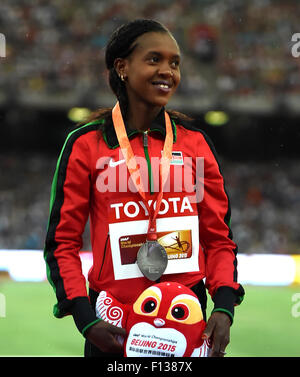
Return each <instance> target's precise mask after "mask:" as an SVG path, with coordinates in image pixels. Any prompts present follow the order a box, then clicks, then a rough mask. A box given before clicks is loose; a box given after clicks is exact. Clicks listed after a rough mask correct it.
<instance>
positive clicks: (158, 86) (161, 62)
mask: <svg viewBox="0 0 300 377" xmlns="http://www.w3.org/2000/svg"><path fill="white" fill-rule="evenodd" d="M135 44H136V47H135V49H134V50H133V52H132V53H131V55H130V56H129V57H128V58H126V59H122V60H121V61H120V62H119V63H120V65H119V73H120V74H123V75H124V77H125V80H126V81H125V84H126V89H127V94H128V98H129V104H130V106H135V105H137V104H138V103H139V102H143V103H145V104H146V105H148V106H149V105H150V106H160V107H161V106H165V105H166V104H167V103H168V101H169V100H170V98H171V97H172V95H173V94H174V92H175V91H176V89H177V87H178V85H179V82H180V69H179V63H180V51H179V47H178V45H177V43H176V41H175V40H174V38H173V37H172V36H170V35H169V34H168V33H158V32H149V33H145V34H143V35H141V36H140V37H139V38H137V40H136V41H135Z"/></svg>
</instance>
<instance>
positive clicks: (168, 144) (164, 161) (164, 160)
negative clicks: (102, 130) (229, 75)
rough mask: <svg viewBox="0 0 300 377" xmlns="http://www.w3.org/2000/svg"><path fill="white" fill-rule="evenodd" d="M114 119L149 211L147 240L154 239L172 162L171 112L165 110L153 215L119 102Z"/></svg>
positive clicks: (123, 148) (133, 174)
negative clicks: (164, 133) (163, 138)
mask: <svg viewBox="0 0 300 377" xmlns="http://www.w3.org/2000/svg"><path fill="white" fill-rule="evenodd" d="M112 119H113V124H114V129H115V132H116V135H117V139H118V142H119V145H120V148H121V151H122V154H123V156H124V158H125V161H126V165H127V168H128V170H129V173H130V176H131V179H132V181H133V183H134V185H135V187H136V189H137V191H138V192H139V194H140V196H141V198H142V200H143V202H144V204H145V206H146V208H147V210H148V213H149V225H148V232H147V240H149V241H150V240H151V241H154V240H156V239H157V234H156V217H157V214H158V212H159V210H160V205H161V202H162V199H163V187H164V185H165V183H166V180H167V179H168V176H169V172H170V162H171V159H172V147H173V130H172V126H171V120H170V117H169V114H168V113H167V112H166V111H165V122H166V137H165V142H164V147H163V152H162V157H161V160H160V165H159V185H160V190H159V193H158V195H157V198H156V207H155V210H154V214H153V216H151V212H152V211H151V210H150V207H149V205H148V203H147V200H146V195H145V190H144V188H143V183H142V178H141V174H140V170H139V168H138V166H137V163H136V159H135V157H134V153H133V150H132V147H131V145H130V141H129V139H128V136H127V133H126V129H125V125H124V121H123V117H122V113H121V109H120V104H119V102H117V104H116V105H115V107H114V108H113V110H112Z"/></svg>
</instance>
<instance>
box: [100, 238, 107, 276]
mask: <svg viewBox="0 0 300 377" xmlns="http://www.w3.org/2000/svg"><path fill="white" fill-rule="evenodd" d="M108 239H109V232H108V233H107V237H106V241H105V245H104V252H103V258H102V264H101V267H100V271H99V274H98V280H100V275H101V272H102V268H103V265H104V261H105V256H106V249H107V243H108Z"/></svg>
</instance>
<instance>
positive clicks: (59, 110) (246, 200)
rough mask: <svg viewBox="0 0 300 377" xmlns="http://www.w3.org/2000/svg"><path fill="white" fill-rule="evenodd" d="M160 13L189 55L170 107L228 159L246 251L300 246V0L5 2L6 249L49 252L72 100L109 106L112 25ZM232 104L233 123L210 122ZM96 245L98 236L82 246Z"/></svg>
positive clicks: (1, 217) (2, 143)
mask: <svg viewBox="0 0 300 377" xmlns="http://www.w3.org/2000/svg"><path fill="white" fill-rule="evenodd" d="M140 17H147V18H155V19H157V20H159V21H161V22H163V23H164V24H166V26H168V27H169V29H170V30H171V31H172V32H173V34H174V35H175V37H176V39H177V41H178V43H179V45H180V47H181V50H182V55H183V62H182V68H181V70H182V83H181V84H180V87H179V90H178V94H177V95H176V96H175V97H174V99H173V100H172V106H171V107H174V108H176V109H178V110H181V111H185V112H187V113H190V114H192V115H194V116H195V117H196V118H198V119H200V120H201V122H203V128H204V130H205V131H206V132H207V133H208V134H209V135H210V136H211V138H212V139H213V141H214V142H215V144H216V147H217V150H218V151H219V154H220V157H221V164H222V167H223V173H224V176H225V179H226V183H227V190H228V192H229V194H230V197H231V205H232V228H233V233H234V239H235V240H236V241H237V243H238V244H239V249H240V252H241V253H243V252H245V253H251V252H255V253H260V252H261V253H289V254H291V253H299V252H300V233H299V229H298V224H299V223H300V177H299V174H298V171H299V168H298V166H299V156H300V148H299V141H300V133H299V131H298V127H299V124H298V123H299V113H300V106H299V103H300V58H298V59H297V58H294V57H293V56H292V55H291V45H292V44H291V36H292V35H293V34H294V33H296V32H300V27H299V19H300V3H299V2H296V1H291V0H286V1H284V0H281V1H279V0H273V1H271V0H252V1H250V0H247V1H246V0H243V1H240V0H228V1H222V2H221V1H212V0H210V1H208V0H201V1H198V0H175V1H169V0H152V1H150V0H141V1H136V2H133V1H131V0H116V1H102V0H86V1H84V2H83V1H79V0H73V1H68V0H52V1H47V0H26V1H25V0H1V3H0V32H1V33H2V34H4V35H5V37H6V43H7V46H6V49H7V51H6V57H5V58H0V121H1V127H0V148H1V154H0V156H1V160H0V171H1V181H0V249H1V248H5V249H6V248H8V249H18V248H20V249H35V248H36V249H41V248H43V242H44V237H45V230H46V226H47V216H48V203H49V196H50V184H51V180H52V175H53V172H54V168H55V163H56V158H57V155H58V152H59V149H60V147H61V146H62V142H63V139H64V137H65V136H66V134H67V131H68V128H69V127H72V125H73V124H72V122H71V121H70V120H69V119H68V118H67V113H68V111H69V109H70V108H72V107H75V106H84V107H87V108H90V109H95V108H98V107H102V106H107V105H108V106H111V105H112V104H113V101H114V100H113V96H112V94H111V92H110V91H109V89H108V86H107V82H106V72H105V67H104V47H105V44H106V42H107V40H108V37H109V35H110V33H111V32H112V31H113V30H114V29H115V28H116V27H117V26H119V25H121V24H122V23H124V22H127V21H128V20H131V19H134V18H140ZM220 109H221V110H223V111H226V112H227V113H228V114H229V121H228V123H227V124H225V125H224V126H223V127H212V126H211V125H209V124H207V122H205V113H206V112H207V111H209V110H220ZM88 248H89V241H88V232H87V234H86V235H85V238H84V249H88Z"/></svg>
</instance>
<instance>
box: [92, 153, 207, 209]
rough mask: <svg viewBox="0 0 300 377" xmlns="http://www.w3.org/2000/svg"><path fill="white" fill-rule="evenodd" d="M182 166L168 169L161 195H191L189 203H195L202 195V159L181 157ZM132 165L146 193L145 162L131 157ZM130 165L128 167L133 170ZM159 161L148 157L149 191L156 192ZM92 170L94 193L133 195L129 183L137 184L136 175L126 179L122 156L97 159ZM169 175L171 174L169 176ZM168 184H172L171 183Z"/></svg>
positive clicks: (141, 158)
mask: <svg viewBox="0 0 300 377" xmlns="http://www.w3.org/2000/svg"><path fill="white" fill-rule="evenodd" d="M182 161H183V163H182V164H178V165H177V164H174V165H170V173H171V174H169V176H168V179H167V180H166V182H165V185H164V188H163V191H164V192H165V193H170V192H172V193H176V192H178V193H180V192H183V193H186V194H192V200H194V201H195V202H196V203H199V202H201V201H202V199H203V195H204V157H196V158H193V157H183V159H182ZM135 162H136V165H137V167H138V169H139V172H140V176H141V180H142V185H141V187H142V188H143V191H144V192H148V191H149V187H150V185H149V171H148V162H147V160H146V158H144V157H139V156H135ZM135 162H134V161H131V160H130V161H129V164H132V165H133V168H136V165H135ZM160 163H161V158H159V157H152V158H151V159H150V165H151V191H152V192H153V193H157V192H159V189H160V187H159V168H160ZM96 169H97V170H99V171H100V172H99V175H98V177H97V180H96V187H97V190H98V191H99V192H101V193H105V192H111V193H113V192H120V193H125V192H132V193H136V192H137V191H138V190H137V187H136V184H134V182H133V179H135V180H136V182H137V181H138V175H134V176H133V177H132V176H129V173H128V170H127V165H126V161H125V159H124V154H123V153H122V151H121V150H119V156H118V157H110V156H105V157H100V158H99V159H98V161H97V163H96ZM171 171H172V172H171ZM171 180H172V182H171Z"/></svg>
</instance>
